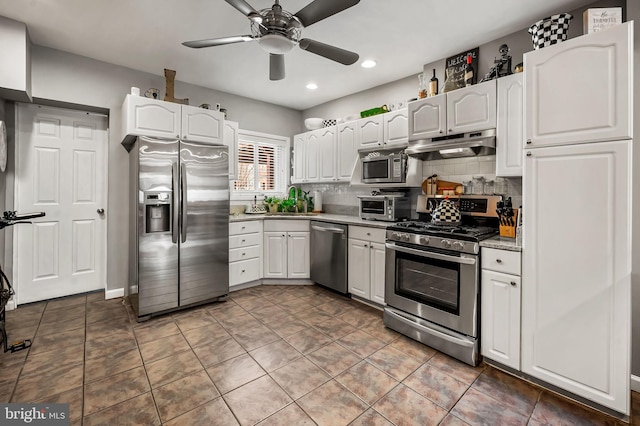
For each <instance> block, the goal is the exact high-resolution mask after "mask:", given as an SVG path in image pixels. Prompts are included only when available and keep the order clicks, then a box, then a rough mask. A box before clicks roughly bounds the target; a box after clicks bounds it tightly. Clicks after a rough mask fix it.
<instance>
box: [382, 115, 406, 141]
mask: <svg viewBox="0 0 640 426" xmlns="http://www.w3.org/2000/svg"><path fill="white" fill-rule="evenodd" d="M382 117H383V119H384V126H383V128H384V143H385V145H405V144H407V143H408V142H409V123H408V118H407V109H406V108H405V109H400V110H397V111H392V112H388V113H386V114H383V115H382Z"/></svg>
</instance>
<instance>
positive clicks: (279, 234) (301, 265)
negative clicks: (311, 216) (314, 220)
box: [263, 220, 311, 279]
mask: <svg viewBox="0 0 640 426" xmlns="http://www.w3.org/2000/svg"><path fill="white" fill-rule="evenodd" d="M264 229H265V231H264V266H263V268H264V278H271V279H273V278H282V279H308V278H309V277H310V269H311V268H310V261H309V259H310V258H309V250H310V233H309V221H308V220H288V221H287V220H268V221H266V222H265V224H264Z"/></svg>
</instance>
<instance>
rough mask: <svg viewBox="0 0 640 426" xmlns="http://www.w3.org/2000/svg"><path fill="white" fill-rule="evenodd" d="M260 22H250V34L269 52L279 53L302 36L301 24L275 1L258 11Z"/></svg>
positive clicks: (288, 49) (287, 49) (292, 46)
mask: <svg viewBox="0 0 640 426" xmlns="http://www.w3.org/2000/svg"><path fill="white" fill-rule="evenodd" d="M259 13H260V15H261V16H262V22H261V23H259V22H255V21H252V22H251V34H252V36H253V37H254V38H256V39H257V40H258V43H260V47H262V48H263V49H264V50H266V51H267V52H269V53H274V54H277V55H281V54H284V53H287V52H289V51H291V49H293V48H294V47H295V46H296V45H297V44H298V42H299V41H300V37H301V36H302V24H300V22H299V21H298V20H297V19H296V18H295V17H294V16H293V15H292V14H290V13H289V12H287V11H285V10H282V6H280V5H279V4H278V3H277V2H276V4H274V5H273V7H271V8H269V9H262V10H261V11H260V12H259Z"/></svg>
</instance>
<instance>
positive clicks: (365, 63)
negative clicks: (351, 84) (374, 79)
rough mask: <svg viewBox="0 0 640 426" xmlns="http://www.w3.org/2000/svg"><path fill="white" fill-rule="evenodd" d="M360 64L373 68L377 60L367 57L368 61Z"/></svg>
mask: <svg viewBox="0 0 640 426" xmlns="http://www.w3.org/2000/svg"><path fill="white" fill-rule="evenodd" d="M360 65H361V66H362V68H373V67H375V66H376V61H374V60H372V59H367V60H366V61H364V62H363V63H361V64H360Z"/></svg>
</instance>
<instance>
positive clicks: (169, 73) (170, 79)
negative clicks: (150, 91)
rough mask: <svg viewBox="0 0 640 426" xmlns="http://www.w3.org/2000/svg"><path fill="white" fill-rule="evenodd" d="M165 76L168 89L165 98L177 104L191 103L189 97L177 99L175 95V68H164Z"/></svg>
mask: <svg viewBox="0 0 640 426" xmlns="http://www.w3.org/2000/svg"><path fill="white" fill-rule="evenodd" d="M164 78H165V80H166V81H167V89H166V90H165V92H164V93H165V95H164V100H165V101H167V102H175V103H177V104H182V105H189V98H184V99H176V98H175V97H174V96H173V95H174V88H175V81H176V72H175V70H169V69H166V68H165V69H164Z"/></svg>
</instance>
